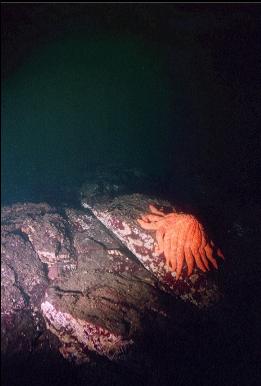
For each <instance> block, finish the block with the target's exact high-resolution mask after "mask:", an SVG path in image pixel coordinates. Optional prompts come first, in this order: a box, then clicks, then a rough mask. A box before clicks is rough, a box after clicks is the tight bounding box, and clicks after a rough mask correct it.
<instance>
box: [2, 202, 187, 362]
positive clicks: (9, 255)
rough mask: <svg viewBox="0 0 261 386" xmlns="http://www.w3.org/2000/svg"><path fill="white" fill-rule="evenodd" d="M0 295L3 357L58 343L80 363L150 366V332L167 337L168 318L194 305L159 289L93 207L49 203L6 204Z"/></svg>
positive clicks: (51, 347)
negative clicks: (101, 360) (103, 360)
mask: <svg viewBox="0 0 261 386" xmlns="http://www.w3.org/2000/svg"><path fill="white" fill-rule="evenodd" d="M1 296H2V306H1V318H2V319H1V320H2V337H3V339H2V345H1V349H2V354H3V355H4V356H6V355H10V356H12V355H13V354H14V353H23V355H24V354H25V352H28V353H33V352H34V350H38V351H39V350H40V351H41V350H45V352H48V351H49V352H50V353H51V352H58V350H59V352H60V353H61V354H62V355H63V357H64V358H66V359H69V360H70V361H72V362H74V363H78V364H82V363H85V362H89V361H90V360H91V361H93V360H95V358H97V357H104V358H108V359H110V360H112V361H119V360H121V361H122V360H124V361H128V363H133V364H134V363H135V366H136V364H137V361H138V362H139V364H138V367H139V368H140V369H141V368H142V367H144V366H145V362H146V363H150V366H151V365H152V361H149V357H150V354H149V352H147V353H146V354H145V351H146V350H145V343H144V342H145V341H146V336H147V335H148V334H156V336H157V339H159V340H160V341H162V340H164V337H165V338H166V336H167V335H168V328H167V326H168V324H170V325H171V326H172V327H173V326H175V323H177V325H179V324H180V322H181V320H183V319H184V318H185V319H186V318H187V319H189V318H190V316H191V315H192V314H193V312H194V310H193V309H191V308H190V307H187V308H186V309H185V308H182V307H183V306H182V305H180V304H179V302H176V301H175V299H174V298H171V297H170V296H169V295H167V294H165V293H164V292H162V291H161V290H160V289H159V286H158V280H157V278H156V277H155V276H154V275H153V274H152V273H151V272H149V271H148V270H146V269H145V268H144V267H143V265H142V264H140V262H139V260H138V259H136V257H135V256H134V255H133V254H132V253H131V252H130V251H129V250H128V249H127V248H126V247H125V246H124V245H123V244H122V243H121V241H119V240H118V239H117V238H115V236H114V235H113V233H111V231H110V230H108V229H107V228H106V227H105V226H104V225H103V224H102V223H101V222H100V221H99V220H98V219H97V218H95V217H94V215H93V214H92V213H91V212H89V211H86V210H77V209H71V208H63V209H59V210H58V209H57V208H54V207H50V206H49V205H47V204H16V205H13V206H12V207H6V208H3V209H2V295H1ZM179 313H180V314H179ZM148 327H149V328H148ZM174 330H175V329H174ZM155 332H156V333H155ZM160 337H161V338H160ZM53 338H55V339H53ZM134 353H135V354H134ZM137 358H139V360H137Z"/></svg>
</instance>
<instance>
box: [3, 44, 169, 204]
mask: <svg viewBox="0 0 261 386" xmlns="http://www.w3.org/2000/svg"><path fill="white" fill-rule="evenodd" d="M169 84H170V82H169V79H168V73H167V66H166V60H165V57H164V52H163V51H162V52H159V50H156V49H154V48H153V47H150V46H148V45H146V44H145V43H143V42H142V41H137V40H135V39H134V38H128V37H122V38H120V39H119V38H113V37H104V36H100V37H97V36H96V37H95V38H94V39H91V38H90V37H88V38H87V37H82V36H81V37H79V36H74V37H67V38H64V39H61V40H58V41H56V42H54V43H48V44H45V45H43V46H41V47H39V48H38V49H37V50H36V51H35V52H33V54H32V55H31V56H29V57H28V58H27V59H26V60H25V61H24V63H23V65H22V66H20V68H19V69H18V70H17V71H16V72H15V73H14V74H12V76H10V77H9V78H8V79H7V80H6V81H5V82H4V84H3V87H2V90H3V103H2V161H3V162H2V165H3V166H2V198H3V201H4V202H12V201H15V200H16V199H17V200H23V199H37V198H39V199H41V198H42V197H41V196H42V192H43V191H45V190H48V188H49V189H51V190H52V189H54V190H55V189H56V188H57V187H58V186H59V184H73V183H77V182H78V181H80V180H81V178H82V174H83V171H84V170H88V169H90V168H94V167H95V165H97V164H109V163H115V162H116V163H117V162H119V163H121V164H123V165H128V166H131V167H141V168H142V169H145V170H150V171H152V172H153V173H160V172H161V171H162V170H161V169H163V165H164V164H165V165H166V158H167V157H168V154H167V153H168V151H169V150H170V149H169V147H170V145H169V136H168V132H169V129H170V126H171V122H172V120H173V112H172V108H171V88H170V86H169ZM166 150H167V151H166Z"/></svg>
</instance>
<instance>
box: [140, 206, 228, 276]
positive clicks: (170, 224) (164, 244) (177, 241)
mask: <svg viewBox="0 0 261 386" xmlns="http://www.w3.org/2000/svg"><path fill="white" fill-rule="evenodd" d="M138 223H139V224H140V226H141V227H142V228H143V229H147V230H155V231H156V242H157V245H156V248H155V250H156V252H157V253H159V254H160V253H164V256H165V258H166V263H167V265H168V266H169V267H170V268H171V269H172V270H173V271H176V279H177V280H178V278H179V277H180V275H181V272H182V268H183V264H184V261H185V262H186V265H187V268H188V275H189V276H190V275H191V273H192V271H193V268H194V265H195V264H196V266H197V267H198V268H199V269H200V270H202V271H203V272H206V271H207V270H209V269H210V268H209V262H210V263H212V265H213V266H214V267H215V268H217V262H216V259H215V257H214V250H216V248H215V245H214V243H213V241H211V240H210V241H209V240H208V239H207V235H206V233H205V230H204V228H203V226H202V224H200V222H199V221H198V220H197V219H196V218H195V217H194V216H192V215H187V214H184V213H175V212H173V213H169V214H164V213H163V212H162V211H160V210H158V209H157V208H156V207H154V206H153V205H150V213H149V214H146V215H143V216H142V218H141V219H139V220H138ZM215 255H217V256H219V257H221V258H222V259H224V256H223V254H222V252H221V250H220V249H217V251H215Z"/></svg>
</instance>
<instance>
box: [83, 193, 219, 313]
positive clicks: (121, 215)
mask: <svg viewBox="0 0 261 386" xmlns="http://www.w3.org/2000/svg"><path fill="white" fill-rule="evenodd" d="M149 204H157V205H158V206H160V207H165V209H166V210H171V211H173V210H175V208H174V207H173V206H172V205H171V204H170V203H169V202H166V201H163V200H159V199H157V198H152V197H150V196H145V195H142V194H131V195H122V196H118V197H114V198H112V199H111V200H107V201H106V202H104V201H103V200H101V199H99V197H96V198H95V197H93V196H92V192H91V191H89V190H87V191H86V190H85V194H84V192H83V194H82V205H83V206H84V207H86V208H88V209H91V211H92V212H93V213H94V215H95V216H96V217H97V218H98V219H99V220H100V221H101V222H102V223H103V224H104V225H105V226H106V228H107V229H109V230H110V231H112V232H113V233H114V234H115V236H116V237H117V238H118V239H119V240H121V242H122V243H123V244H124V245H125V246H126V247H127V248H128V249H129V250H130V251H131V252H132V253H133V254H134V255H135V256H136V257H137V258H138V259H139V261H140V262H141V263H142V264H143V266H144V267H145V268H146V269H147V270H149V271H150V272H152V273H153V274H154V275H155V277H156V278H157V280H158V281H159V286H160V287H161V288H162V289H163V290H165V291H166V292H168V293H170V294H172V295H175V296H176V297H178V298H180V299H182V300H183V301H188V302H191V303H192V304H194V305H195V306H197V307H199V308H203V307H209V306H211V305H212V304H216V303H217V302H218V301H219V300H220V299H221V293H220V291H219V289H218V286H217V285H216V284H215V281H214V280H213V277H212V276H213V273H203V272H202V271H200V270H199V269H198V268H197V267H195V268H194V271H193V274H192V275H191V276H190V277H188V276H187V273H186V268H185V265H184V267H183V271H182V274H181V277H180V279H179V280H176V273H175V272H172V271H171V269H170V268H169V267H168V266H167V265H166V263H165V258H164V256H163V255H160V256H159V255H157V254H156V253H155V252H154V249H155V241H156V240H155V232H153V231H146V230H144V229H142V228H141V227H140V226H139V225H138V223H137V219H138V218H140V217H141V215H142V214H144V213H147V212H148V208H149Z"/></svg>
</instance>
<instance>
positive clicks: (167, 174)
mask: <svg viewBox="0 0 261 386" xmlns="http://www.w3.org/2000/svg"><path fill="white" fill-rule="evenodd" d="M256 8H257V9H259V7H258V6H255V5H252V6H247V5H246V4H245V5H242V6H240V5H239V4H238V5H227V6H225V5H223V6H218V5H209V6H207V5H203V4H198V5H184V4H183V5H182V4H165V5H160V4H148V5H145V4H142V5H138V4H128V5H121V4H119V5H117V4H110V5H108V4H107V5H105V4H101V5H98V4H76V5H74V4H63V5H58V4H41V5H36V4H29V5H26V4H20V5H19V4H15V5H14V4H13V5H7V4H5V5H4V7H3V12H2V20H3V23H2V43H3V45H2V46H3V48H2V54H3V55H2V118H1V123H2V203H3V204H10V203H13V202H17V201H23V200H30V201H41V200H47V201H48V200H49V201H51V200H55V198H57V197H58V196H59V198H58V201H60V200H63V192H65V191H68V189H70V187H72V186H74V185H77V184H80V183H81V182H83V181H84V179H85V173H86V172H88V171H89V170H95V168H96V167H98V166H103V165H108V164H115V163H116V164H117V163H118V164H121V166H122V167H123V168H124V167H126V168H127V167H128V168H130V167H134V168H140V169H141V170H143V171H144V172H146V173H149V174H151V175H153V176H155V178H161V181H162V184H163V185H164V186H165V188H166V189H167V190H168V189H170V190H171V192H172V194H173V196H174V198H175V197H177V198H178V197H179V198H180V197H182V198H184V200H185V201H193V203H194V202H195V204H196V205H197V201H198V200H199V196H200V194H201V193H200V192H201V191H202V190H204V191H206V189H207V197H206V199H207V200H209V201H211V202H213V206H215V205H218V204H220V202H222V203H224V200H225V201H231V197H233V200H232V201H233V205H239V206H241V205H245V204H246V203H248V202H249V200H250V201H253V200H255V199H257V197H258V192H257V189H258V185H259V184H258V180H259V178H258V177H259V174H258V170H257V166H258V161H260V158H258V149H259V140H260V134H259V130H258V93H259V92H260V82H259V81H260V69H259V66H258V64H260V63H259V62H258V32H260V31H259V24H258V16H260V13H258V12H255V9H256ZM208 187H210V188H208ZM141 189H142V187H141ZM230 204H231V203H230V202H228V204H227V205H228V206H229V205H230Z"/></svg>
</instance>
